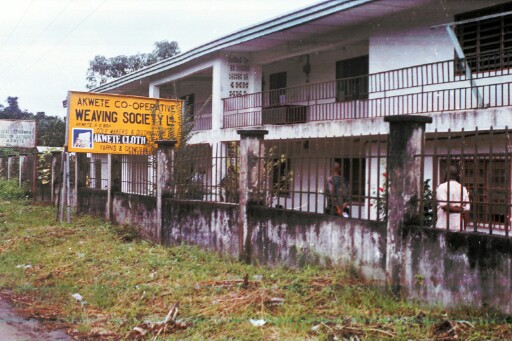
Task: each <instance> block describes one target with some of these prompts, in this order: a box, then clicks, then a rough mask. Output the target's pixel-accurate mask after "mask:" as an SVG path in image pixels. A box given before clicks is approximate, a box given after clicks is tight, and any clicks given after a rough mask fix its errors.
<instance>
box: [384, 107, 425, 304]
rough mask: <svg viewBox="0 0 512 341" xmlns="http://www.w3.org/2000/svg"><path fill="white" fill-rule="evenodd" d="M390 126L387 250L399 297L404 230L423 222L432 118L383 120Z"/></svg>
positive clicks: (390, 277) (389, 275)
mask: <svg viewBox="0 0 512 341" xmlns="http://www.w3.org/2000/svg"><path fill="white" fill-rule="evenodd" d="M384 121H385V122H389V124H390V127H389V139H388V159H387V163H388V224H387V250H386V284H387V285H388V288H390V289H391V291H392V292H393V293H395V294H396V295H399V294H400V289H401V286H402V283H403V282H404V281H403V278H402V267H403V264H402V260H403V252H404V249H403V245H402V243H403V238H402V237H403V230H404V226H406V225H411V224H412V225H415V224H416V225H417V224H419V222H420V220H421V211H420V203H421V196H422V195H423V184H422V182H421V181H422V179H421V174H422V170H423V167H422V160H421V157H418V156H419V155H422V151H423V147H424V145H425V143H424V142H425V124H426V123H431V122H432V118H431V117H427V116H419V115H401V116H390V117H385V118H384Z"/></svg>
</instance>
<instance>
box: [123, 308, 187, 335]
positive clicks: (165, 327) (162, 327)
mask: <svg viewBox="0 0 512 341" xmlns="http://www.w3.org/2000/svg"><path fill="white" fill-rule="evenodd" d="M176 316H178V302H176V303H174V304H173V305H172V306H171V309H170V310H169V313H167V316H166V317H165V319H163V320H162V321H159V322H149V321H146V322H144V323H142V324H140V325H138V326H136V327H134V328H133V329H132V330H131V331H130V333H129V334H128V336H127V338H129V339H132V340H133V339H135V340H140V339H146V338H147V337H148V336H149V335H150V334H153V335H154V338H155V339H156V338H158V336H159V335H161V334H162V335H164V334H169V333H172V332H173V331H175V330H179V329H186V328H188V327H190V326H191V324H190V323H189V322H185V321H181V320H176Z"/></svg>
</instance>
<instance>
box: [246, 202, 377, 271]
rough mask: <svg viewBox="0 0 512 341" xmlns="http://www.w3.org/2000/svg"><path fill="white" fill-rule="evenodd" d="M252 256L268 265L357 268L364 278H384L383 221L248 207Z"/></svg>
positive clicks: (256, 260)
mask: <svg viewBox="0 0 512 341" xmlns="http://www.w3.org/2000/svg"><path fill="white" fill-rule="evenodd" d="M249 224H251V225H252V226H253V229H252V238H251V259H252V261H253V262H258V263H260V264H268V265H286V266H291V267H295V266H302V265H304V264H306V263H312V264H320V265H328V266H337V265H340V266H355V267H356V268H357V269H358V271H359V272H360V273H361V274H362V275H363V276H364V277H365V278H367V279H374V280H382V281H384V280H385V278H386V275H385V266H386V224H385V223H377V222H372V221H363V220H357V219H340V218H339V217H331V216H325V215H318V214H311V213H305V212H290V211H282V210H276V209H271V208H262V207H251V210H250V214H249Z"/></svg>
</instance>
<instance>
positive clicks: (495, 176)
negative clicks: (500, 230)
mask: <svg viewBox="0 0 512 341" xmlns="http://www.w3.org/2000/svg"><path fill="white" fill-rule="evenodd" d="M453 162H456V163H457V164H459V165H460V166H461V168H462V174H463V177H462V179H461V180H462V182H463V185H464V186H465V187H466V188H467V189H468V191H469V199H470V205H471V210H470V218H471V221H474V222H477V223H483V224H504V223H505V220H506V219H507V205H508V204H507V196H508V194H507V188H508V186H507V183H508V181H509V171H507V167H506V160H505V159H501V158H475V157H470V158H469V157H468V158H464V161H463V162H462V164H461V161H460V160H452V163H453ZM446 164H447V160H441V170H442V172H441V176H444V170H445V169H446Z"/></svg>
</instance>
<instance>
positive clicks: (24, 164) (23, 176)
mask: <svg viewBox="0 0 512 341" xmlns="http://www.w3.org/2000/svg"><path fill="white" fill-rule="evenodd" d="M19 157H20V164H19V169H18V180H19V185H20V187H24V188H25V189H27V190H30V191H32V192H33V191H34V187H33V185H34V156H33V155H30V154H20V156H19ZM33 195H34V196H35V195H36V193H33Z"/></svg>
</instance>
